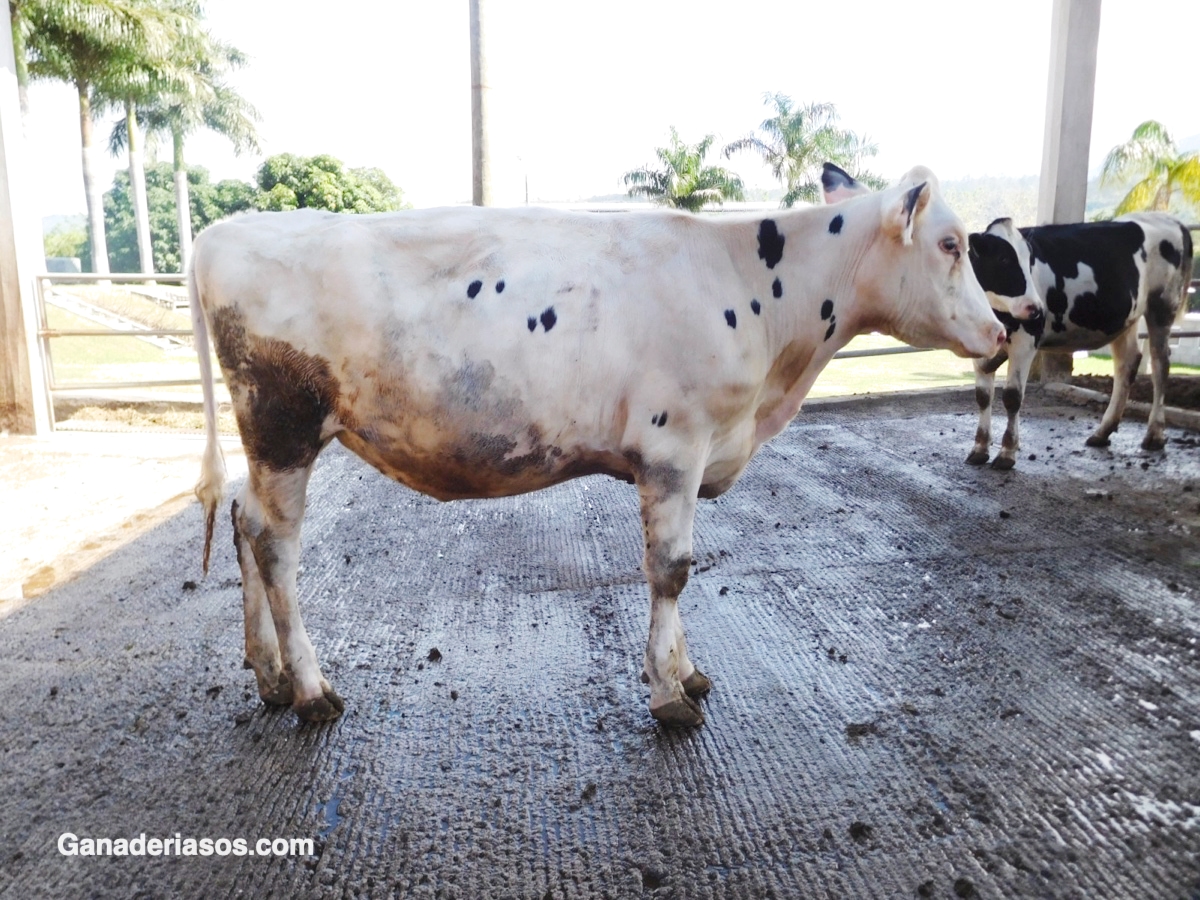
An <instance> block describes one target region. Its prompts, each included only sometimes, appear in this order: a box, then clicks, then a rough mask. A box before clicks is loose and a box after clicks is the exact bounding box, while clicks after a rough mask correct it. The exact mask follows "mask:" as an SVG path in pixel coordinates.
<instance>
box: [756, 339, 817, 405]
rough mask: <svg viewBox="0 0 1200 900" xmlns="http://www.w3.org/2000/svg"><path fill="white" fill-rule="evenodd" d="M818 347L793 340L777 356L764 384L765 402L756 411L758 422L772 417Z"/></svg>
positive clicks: (801, 375)
mask: <svg viewBox="0 0 1200 900" xmlns="http://www.w3.org/2000/svg"><path fill="white" fill-rule="evenodd" d="M814 353H816V347H814V346H813V344H812V343H811V342H809V341H791V342H790V343H788V344H787V346H785V347H784V348H783V350H782V351H781V352H780V354H779V355H778V356H777V357H775V362H774V363H773V364H772V365H771V369H770V371H768V372H767V377H766V379H765V382H764V384H763V388H764V392H763V402H762V404H760V405H759V407H758V410H757V411H756V412H755V413H754V419H755V421H756V422H761V421H763V419H767V418H770V417H771V415H772V414H773V413H774V412H775V410H776V408H777V407H778V406H779V404H780V403H782V402H783V399H784V397H786V396H787V395H788V392H789V391H791V389H792V388H793V387H795V386H796V383H797V382H798V381H799V380H800V379H801V377H803V375H804V372H805V371H806V370H807V369H808V365H809V363H811V362H812V358H813V354H814Z"/></svg>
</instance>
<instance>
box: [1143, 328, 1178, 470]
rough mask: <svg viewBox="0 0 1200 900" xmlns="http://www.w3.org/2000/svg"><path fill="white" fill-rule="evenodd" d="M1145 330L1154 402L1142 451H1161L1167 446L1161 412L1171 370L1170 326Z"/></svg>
mask: <svg viewBox="0 0 1200 900" xmlns="http://www.w3.org/2000/svg"><path fill="white" fill-rule="evenodd" d="M1149 318H1150V317H1149V316H1147V319H1149ZM1147 330H1148V331H1149V333H1150V378H1151V379H1152V381H1153V383H1154V402H1153V403H1152V404H1151V405H1150V420H1149V421H1148V422H1147V423H1146V436H1145V437H1144V438H1143V439H1142V449H1143V450H1161V449H1163V448H1164V447H1165V446H1167V414H1166V412H1165V411H1164V410H1163V403H1164V401H1165V398H1166V393H1167V376H1168V375H1169V374H1170V370H1171V345H1170V340H1169V339H1170V336H1171V324H1170V323H1169V322H1168V324H1167V325H1166V326H1163V325H1148V326H1147Z"/></svg>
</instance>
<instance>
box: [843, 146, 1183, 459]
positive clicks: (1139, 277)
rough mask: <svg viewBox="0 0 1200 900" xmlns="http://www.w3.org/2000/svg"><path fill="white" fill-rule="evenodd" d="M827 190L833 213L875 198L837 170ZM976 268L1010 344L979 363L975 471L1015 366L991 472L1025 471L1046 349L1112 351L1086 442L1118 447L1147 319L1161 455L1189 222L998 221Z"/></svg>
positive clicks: (1152, 216) (1135, 217)
mask: <svg viewBox="0 0 1200 900" xmlns="http://www.w3.org/2000/svg"><path fill="white" fill-rule="evenodd" d="M901 183H902V184H903V182H901ZM822 184H823V186H824V189H825V200H826V202H827V203H838V202H840V201H842V200H844V199H846V198H849V197H856V196H861V195H863V194H866V193H869V192H870V188H868V187H866V186H865V185H862V184H860V183H859V182H857V181H856V180H855V179H853V178H852V177H851V176H850V175H848V174H847V173H846V172H844V171H843V170H841V169H839V168H838V167H837V166H834V165H832V164H828V163H827V164H826V166H825V172H824V173H823V175H822ZM970 259H971V266H972V268H973V269H974V270H975V275H976V277H977V278H978V279H979V284H980V286H981V287H982V288H983V289H984V291H985V292H986V293H987V296H988V301H989V303H991V305H992V308H993V309H994V310H995V312H996V315H997V317H998V318H999V319H1000V321H1001V322H1003V323H1004V325H1005V329H1006V331H1007V334H1008V339H1007V341H1006V342H1005V346H1004V348H1003V349H1002V350H1001V351H1000V353H998V354H997V355H996V356H994V357H993V358H991V359H987V360H976V362H975V399H976V401H977V402H978V404H979V427H978V429H977V431H976V434H975V446H974V448H973V449H972V450H971V453H970V455H969V456H968V457H967V462H969V463H972V464H974V465H982V464H983V463H985V462H987V461H988V457H989V452H990V450H989V447H990V443H991V421H992V401H993V397H994V394H995V387H994V381H995V372H996V370H997V369H998V368H999V367H1000V366H1001V365H1003V364H1004V362H1005V361H1006V360H1007V361H1008V381H1007V383H1006V385H1005V388H1004V392H1003V395H1002V396H1003V399H1004V407H1005V409H1006V410H1007V412H1008V428H1007V429H1006V430H1005V433H1004V437H1003V439H1002V440H1001V445H1000V453H999V454H997V456H996V458H995V460H993V462H992V465H993V466H994V467H995V468H997V469H1011V468H1012V467H1013V465H1014V464H1015V463H1016V459H1017V457H1016V453H1017V450H1018V448H1019V446H1020V440H1019V426H1020V421H1019V415H1018V414H1019V412H1020V409H1021V402H1022V400H1023V399H1024V396H1025V382H1026V379H1027V378H1028V376H1029V367H1030V365H1032V363H1033V358H1034V356H1035V355H1036V353H1037V351H1038V349H1044V350H1063V351H1073V350H1096V349H1098V348H1100V347H1103V346H1104V345H1105V344H1110V343H1111V344H1112V353H1113V392H1112V396H1111V397H1110V399H1109V404H1108V409H1107V410H1105V413H1104V417H1103V418H1102V419H1101V422H1100V427H1099V428H1097V429H1096V431H1095V432H1094V433H1093V434H1092V435H1091V436H1090V437H1089V438H1088V439H1087V443H1088V445H1089V446H1092V447H1104V446H1107V445H1108V440H1109V436H1110V435H1111V434H1112V433H1113V432H1114V431H1116V430H1117V426H1118V425H1119V424H1120V422H1121V415H1122V413H1123V412H1124V411H1125V402H1126V400H1127V399H1128V396H1129V385H1130V384H1131V383H1132V381H1133V379H1134V377H1135V376H1136V374H1137V370H1138V366H1139V365H1140V364H1141V353H1140V352H1139V351H1138V347H1137V330H1138V328H1137V326H1138V321H1139V320H1140V319H1143V318H1144V319H1145V322H1146V328H1147V331H1148V332H1149V339H1150V361H1151V373H1152V378H1153V382H1154V402H1153V405H1152V407H1151V412H1150V422H1149V424H1148V426H1147V429H1146V437H1145V439H1144V440H1143V441H1142V446H1143V447H1144V448H1145V449H1147V450H1160V449H1162V447H1163V445H1164V443H1165V437H1164V427H1165V418H1164V414H1163V394H1164V392H1165V390H1166V381H1167V373H1168V368H1169V360H1170V348H1169V346H1168V343H1167V339H1168V336H1169V334H1170V331H1171V326H1172V325H1173V324H1174V323H1175V321H1176V319H1177V318H1178V317H1179V316H1180V315H1182V314H1183V312H1184V311H1185V309H1186V306H1187V303H1186V300H1187V289H1188V284H1189V283H1190V281H1191V277H1192V274H1191V273H1192V238H1191V235H1190V234H1189V233H1188V230H1187V229H1186V228H1184V227H1183V225H1182V224H1181V223H1180V222H1179V221H1178V220H1176V219H1174V218H1172V217H1171V216H1168V215H1166V214H1165V213H1150V212H1147V213H1132V214H1130V215H1126V216H1121V217H1120V218H1118V219H1116V220H1114V221H1112V222H1086V223H1080V224H1074V225H1040V226H1036V227H1030V228H1020V229H1018V228H1014V227H1013V224H1012V220H1011V219H996V220H995V221H994V222H992V223H991V224H990V225H989V226H988V227H987V228H986V229H985V230H984V231H982V232H980V233H977V234H972V235H971V236H970Z"/></svg>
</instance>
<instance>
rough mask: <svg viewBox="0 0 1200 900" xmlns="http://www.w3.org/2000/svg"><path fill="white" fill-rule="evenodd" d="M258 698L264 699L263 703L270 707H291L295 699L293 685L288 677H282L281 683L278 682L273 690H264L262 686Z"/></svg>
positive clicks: (280, 677)
mask: <svg viewBox="0 0 1200 900" xmlns="http://www.w3.org/2000/svg"><path fill="white" fill-rule="evenodd" d="M258 696H259V697H261V698H262V702H263V703H265V704H267V705H268V706H291V705H292V701H293V699H294V697H293V694H292V683H291V681H289V680H288V677H287V676H286V675H280V676H279V681H278V682H276V684H275V686H274V687H273V688H267V689H266V690H263V688H262V687H261V686H260V687H259V689H258Z"/></svg>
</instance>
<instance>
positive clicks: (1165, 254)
mask: <svg viewBox="0 0 1200 900" xmlns="http://www.w3.org/2000/svg"><path fill="white" fill-rule="evenodd" d="M1158 252H1159V253H1161V254H1162V258H1163V259H1165V260H1166V261H1167V262H1169V263H1170V264H1171V265H1173V266H1174V267H1175V268H1177V269H1178V268H1179V264H1180V263H1181V262H1183V256H1182V255H1180V253H1179V251H1178V250H1176V249H1175V245H1174V244H1172V243H1171V242H1170V241H1168V240H1166V239H1165V238H1164V239H1163V241H1162V243H1160V244H1159V245H1158Z"/></svg>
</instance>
